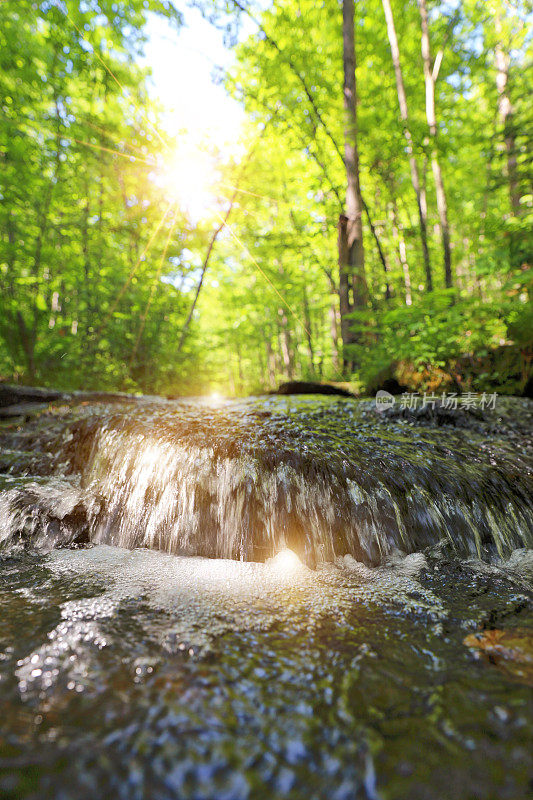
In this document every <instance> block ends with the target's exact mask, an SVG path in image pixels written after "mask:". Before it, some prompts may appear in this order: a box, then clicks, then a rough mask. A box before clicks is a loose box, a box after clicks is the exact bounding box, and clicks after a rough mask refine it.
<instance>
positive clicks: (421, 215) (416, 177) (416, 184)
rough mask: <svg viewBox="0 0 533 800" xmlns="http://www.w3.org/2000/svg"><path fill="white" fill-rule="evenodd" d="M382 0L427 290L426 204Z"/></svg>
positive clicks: (388, 11) (390, 21)
mask: <svg viewBox="0 0 533 800" xmlns="http://www.w3.org/2000/svg"><path fill="white" fill-rule="evenodd" d="M382 1H383V10H384V12H385V19H386V22H387V33H388V37H389V43H390V49H391V55H392V63H393V66H394V74H395V76H396V91H397V93H398V104H399V106H400V116H401V118H402V121H403V123H404V126H403V133H404V136H405V140H406V142H407V153H408V155H409V168H410V170H411V183H412V184H413V189H414V192H415V196H416V206H417V210H418V224H419V231H420V243H421V245H422V256H423V259H424V271H425V273H426V287H427V290H428V292H431V291H432V289H433V276H432V273H431V262H430V258H429V249H428V240H427V205H426V203H425V202H422V193H421V188H420V173H419V171H418V163H417V160H416V158H415V154H414V147H413V137H412V134H411V129H410V127H409V112H408V109H407V95H406V93H405V84H404V82H403V74H402V68H401V64H400V48H399V46H398V37H397V36H396V27H395V25H394V16H393V13H392V7H391V4H390V0H382Z"/></svg>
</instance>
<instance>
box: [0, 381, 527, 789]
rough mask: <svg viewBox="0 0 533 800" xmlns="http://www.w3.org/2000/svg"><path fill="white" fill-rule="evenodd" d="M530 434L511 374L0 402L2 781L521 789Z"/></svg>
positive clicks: (19, 784)
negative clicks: (381, 407) (471, 389)
mask: <svg viewBox="0 0 533 800" xmlns="http://www.w3.org/2000/svg"><path fill="white" fill-rule="evenodd" d="M532 434H533V404H532V403H531V401H528V400H526V399H518V398H499V399H498V404H497V407H496V409H494V410H485V411H483V412H481V411H479V412H475V413H474V411H472V412H469V411H466V410H458V411H457V412H450V413H449V414H447V415H444V416H443V415H439V414H437V413H432V412H430V411H428V412H427V413H403V412H400V411H399V409H393V410H392V411H391V412H385V413H378V412H377V411H376V409H375V406H374V403H373V402H370V401H355V400H353V399H351V398H341V397H319V396H299V397H290V396H288V397H276V396H272V397H261V398H259V397H258V398H248V399H245V400H231V401H230V400H223V399H216V398H204V399H202V398H200V399H187V400H178V401H176V400H165V399H161V398H140V399H135V398H132V399H129V400H127V399H120V400H116V401H114V402H111V401H108V402H106V401H105V399H103V400H102V401H100V402H96V401H94V402H92V401H91V402H88V401H83V402H82V401H81V400H78V401H75V400H73V401H72V402H69V403H61V402H57V403H55V404H54V405H51V406H50V407H49V408H48V409H47V410H46V411H43V412H40V413H38V414H35V415H32V416H31V417H30V418H29V419H28V420H26V421H23V420H15V421H12V420H11V421H7V422H3V423H1V425H0V447H1V450H0V693H1V695H0V696H1V698H2V716H1V718H0V794H1V796H2V797H5V798H10V799H11V798H12V799H13V800H15V798H24V799H25V800H26V799H27V800H30V799H32V800H33V799H35V800H42V799H43V798H50V799H52V798H53V799H54V800H74V799H75V800H79V799H80V798H87V799H89V798H91V800H94V798H98V797H107V796H114V797H116V798H121V799H122V798H124V800H137V798H138V799H139V800H145V798H154V799H155V798H157V800H170V798H178V800H186V799H188V798H191V799H194V800H240V799H241V798H243V800H244V798H253V800H258V799H259V800H261V799H262V798H265V800H266V799H267V798H268V799H270V798H289V799H290V800H292V799H294V800H300V798H302V800H304V799H305V800H310V798H313V799H314V798H316V800H323V798H325V797H328V798H329V800H354V799H357V800H358V798H368V800H377V799H378V798H382V800H389V799H390V800H405V798H409V800H443V798H446V800H448V799H451V800H453V799H454V798H457V800H468V798H508V799H509V800H520V799H521V798H526V797H529V796H530V792H531V790H532V788H533V758H532V755H531V754H532V751H533V748H532V745H533V720H532V711H533V702H532V693H531V686H532V685H533V604H532V598H533V549H532V548H533V503H532V491H531V489H532V481H531V474H532V466H533V438H532Z"/></svg>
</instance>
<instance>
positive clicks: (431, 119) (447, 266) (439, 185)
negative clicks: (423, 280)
mask: <svg viewBox="0 0 533 800" xmlns="http://www.w3.org/2000/svg"><path fill="white" fill-rule="evenodd" d="M418 7H419V9H420V24H421V28H422V60H423V62H424V80H425V84H426V118H427V123H428V127H429V135H430V141H431V169H432V171H433V178H434V181H435V190H436V194H437V209H438V212H439V219H440V227H441V235H442V249H443V252H444V280H445V283H446V287H447V288H448V289H449V288H451V287H452V286H453V280H452V254H451V246H450V226H449V223H448V204H447V201H446V191H445V189H444V180H443V177H442V170H441V167H440V162H439V157H438V152H437V117H436V113H435V77H434V74H433V67H432V64H431V47H430V43H429V23H428V14H427V5H426V0H418Z"/></svg>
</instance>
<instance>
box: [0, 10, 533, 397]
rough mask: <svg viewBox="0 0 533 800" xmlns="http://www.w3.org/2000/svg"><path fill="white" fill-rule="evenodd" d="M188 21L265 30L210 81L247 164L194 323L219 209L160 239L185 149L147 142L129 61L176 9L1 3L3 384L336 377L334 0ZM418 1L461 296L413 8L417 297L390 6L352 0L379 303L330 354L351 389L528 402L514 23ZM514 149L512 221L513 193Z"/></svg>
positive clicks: (523, 168) (252, 387)
mask: <svg viewBox="0 0 533 800" xmlns="http://www.w3.org/2000/svg"><path fill="white" fill-rule="evenodd" d="M200 5H202V6H203V8H204V10H205V12H206V14H208V15H209V16H211V17H212V18H213V20H214V21H215V23H218V24H220V25H222V26H223V27H224V28H225V29H226V31H227V33H228V34H229V36H230V38H231V37H233V38H235V32H236V31H237V30H238V28H239V25H240V24H241V23H244V21H245V20H246V30H249V29H250V26H251V25H256V28H257V27H258V26H259V27H258V32H256V31H255V30H254V33H252V34H251V35H249V36H247V37H244V38H243V37H242V36H241V40H240V42H239V43H238V44H237V46H236V48H235V64H234V66H233V68H232V69H231V71H230V73H228V74H227V75H226V76H225V81H226V87H227V89H228V91H229V92H230V93H231V94H232V95H233V96H234V97H236V98H238V99H239V100H240V101H241V102H242V104H243V106H244V108H245V110H246V112H247V115H248V129H247V132H246V135H245V137H244V139H245V141H244V148H245V149H246V151H247V156H246V157H245V158H243V160H242V163H241V164H239V163H230V164H225V165H224V164H221V165H220V172H221V181H220V186H219V187H218V189H217V191H218V194H219V196H220V203H219V205H220V210H221V211H222V213H223V211H224V209H225V208H227V207H228V205H229V203H230V197H231V195H232V192H233V191H234V189H233V188H232V187H234V186H237V189H238V190H237V192H236V194H235V198H234V204H233V206H232V210H231V215H230V218H229V227H226V228H224V229H223V230H222V231H221V232H220V234H219V236H218V238H217V240H216V243H215V247H214V248H213V252H212V255H211V260H210V262H209V265H208V268H207V269H206V273H205V280H204V282H203V285H202V291H201V293H200V295H199V301H198V304H197V306H196V308H195V311H194V314H193V315H192V318H191V321H190V325H189V327H188V329H187V330H185V326H186V320H187V318H188V315H189V312H190V309H191V307H192V302H193V298H194V296H195V293H196V288H197V286H198V282H199V280H200V277H201V265H202V263H203V261H204V258H205V255H206V252H207V245H208V242H209V239H210V237H211V236H212V234H213V231H214V229H215V228H216V227H217V225H218V224H219V218H218V216H217V214H218V208H215V209H213V214H212V215H211V214H210V215H207V216H206V219H205V220H203V221H202V223H201V224H200V225H192V224H191V222H190V219H189V218H188V216H187V215H186V214H185V213H184V212H183V211H182V210H180V209H178V210H177V212H176V213H177V217H176V223H175V227H174V228H173V230H171V229H172V225H173V222H172V219H173V213H174V212H173V211H171V212H168V213H167V215H166V217H165V216H164V215H165V212H166V211H167V209H168V206H169V203H171V202H173V200H174V198H172V197H171V196H169V192H168V191H167V190H166V189H165V187H164V185H163V184H162V183H161V182H160V181H158V180H154V167H153V165H154V164H156V163H159V164H161V163H163V164H164V163H167V162H168V159H169V158H170V156H171V153H172V150H173V149H174V147H175V145H176V142H175V141H170V138H169V137H168V136H167V134H165V133H164V132H162V127H161V124H160V119H161V115H160V109H158V108H157V107H155V105H154V104H153V103H152V101H151V100H150V99H149V97H148V93H147V87H146V77H147V75H146V72H145V71H143V70H142V69H140V68H139V67H138V66H137V64H136V60H137V56H138V55H139V53H141V52H142V46H143V41H144V36H145V33H144V28H145V23H146V20H147V15H148V14H149V13H158V14H162V15H165V16H166V17H167V18H168V19H169V20H170V21H171V22H172V23H173V24H176V25H177V24H179V23H180V21H181V15H180V13H179V12H178V11H177V10H176V8H175V6H174V5H173V3H170V2H165V1H163V0H134V1H133V2H129V3H115V2H112V1H111V0H102V1H100V2H99V3H98V4H96V3H93V2H87V3H82V4H80V3H77V2H74V1H73V0H64V2H61V3H56V2H51V1H48V0H46V1H45V0H43V1H42V2H38V3H36V2H32V1H31V0H4V2H2V3H0V166H1V172H0V176H1V177H0V195H1V201H2V202H1V203H0V293H1V300H0V312H1V313H0V377H2V378H9V379H16V380H25V381H32V382H36V383H49V384H55V385H58V386H65V387H73V388H74V387H80V386H83V387H87V388H90V387H100V388H125V389H130V390H140V389H141V390H145V391H154V392H155V391H157V392H168V393H184V392H187V393H190V392H192V393H195V392H202V391H206V390H207V389H208V388H212V389H217V390H220V391H226V392H227V391H229V392H233V393H236V394H240V393H246V392H250V391H263V390H264V389H266V388H272V387H273V386H275V385H276V383H278V382H279V381H280V380H283V379H287V378H291V377H294V378H296V377H300V378H304V379H313V378H315V379H330V380H331V379H333V380H335V379H337V380H338V379H340V378H341V377H342V376H341V372H342V356H343V354H342V352H341V341H340V321H339V310H338V309H339V301H338V267H337V221H338V218H339V214H340V213H341V212H342V211H343V208H344V193H345V189H344V182H345V176H344V172H345V170H344V163H343V129H344V119H343V112H342V40H341V17H342V15H341V10H340V6H339V3H338V2H337V0H325V2H323V3H316V2H315V1H314V0H298V2H296V0H275V1H274V2H272V3H270V4H269V5H268V6H267V7H264V4H262V6H261V8H262V9H263V10H261V9H259V10H258V9H257V7H255V6H253V7H252V6H251V5H250V6H249V4H248V3H247V2H245V0H242V2H240V3H239V4H235V3H233V2H232V0H229V1H228V2H225V1H224V2H221V3H219V2H208V0H204V2H203V3H200ZM429 5H430V12H431V13H430V22H431V38H432V47H433V51H434V55H435V54H438V53H439V52H440V51H442V64H441V67H440V71H439V76H438V80H437V83H436V103H437V107H438V120H439V131H438V140H437V147H438V154H439V157H440V160H441V164H442V166H443V171H444V180H445V185H446V187H447V194H448V207H449V208H448V210H449V219H450V226H451V239H452V248H453V249H452V253H453V267H454V288H453V289H451V290H446V289H444V270H443V265H442V252H441V244H440V231H439V227H438V214H437V208H436V204H435V199H434V198H435V187H434V185H433V177H432V173H431V165H430V160H429V156H430V150H429V145H428V139H427V124H426V118H425V92H424V84H423V78H422V70H421V62H420V23H419V12H418V6H417V2H416V0H407V2H404V3H401V4H400V3H399V2H395V3H393V6H394V9H393V10H394V15H395V20H396V26H397V33H398V39H399V41H400V45H401V59H402V69H403V74H404V81H405V85H406V92H407V99H408V105H409V117H410V127H411V132H412V136H413V142H414V151H415V156H416V158H417V159H418V163H419V167H420V172H421V175H422V178H423V183H424V185H425V187H426V194H427V201H428V222H429V225H428V233H429V251H430V257H431V262H432V265H433V272H434V285H435V291H434V292H432V293H428V292H427V291H426V289H427V287H426V277H425V272H424V266H423V261H422V253H421V247H420V239H419V235H418V229H417V210H416V201H415V196H414V192H413V188H412V185H411V178H410V171H409V163H408V157H407V153H406V147H405V138H404V132H403V125H402V122H401V119H400V115H399V110H398V100H397V95H396V84H395V79H394V72H393V69H392V62H391V55H390V50H389V46H388V39H387V30H386V25H385V18H384V15H383V9H382V4H381V0H363V2H359V3H357V6H356V14H357V20H356V49H357V83H358V97H359V107H358V124H359V134H358V136H359V150H360V156H361V184H362V192H363V196H364V198H365V201H366V204H367V207H368V209H369V214H370V218H371V219H372V221H373V229H374V230H373V231H372V229H371V228H370V224H369V219H368V217H365V218H364V241H365V253H366V277H367V281H368V285H369V293H370V301H369V304H368V307H367V308H366V309H364V310H363V311H360V312H358V313H357V314H354V315H352V319H351V325H352V326H353V328H354V330H356V331H357V332H358V335H359V344H358V345H357V346H355V347H354V348H353V352H352V353H345V354H344V355H347V356H351V357H352V358H353V359H354V361H355V363H356V365H357V370H356V372H355V373H354V374H353V375H352V376H351V378H352V380H354V381H356V382H358V385H361V386H363V387H364V386H371V385H372V384H373V383H374V382H375V381H376V379H377V378H378V376H379V375H380V374H384V373H385V372H387V371H388V372H391V371H393V370H394V369H396V368H397V366H398V365H399V364H401V365H404V367H405V365H408V370H407V372H408V373H409V375H411V376H412V377H413V381H415V382H416V381H419V380H426V378H427V380H428V381H430V378H428V377H427V376H430V375H431V374H433V373H434V372H435V370H437V371H439V374H442V375H448V376H450V379H453V380H456V379H457V376H458V375H459V376H460V375H461V374H466V373H465V368H464V364H465V363H466V361H465V359H466V360H467V361H468V363H471V364H474V363H475V364H477V365H478V366H479V374H478V378H479V382H480V383H483V382H485V383H486V384H487V385H489V384H491V383H492V384H498V385H499V383H500V382H501V381H502V380H507V378H508V379H509V381H510V382H511V383H510V384H509V385H511V384H512V386H513V389H514V390H516V391H519V390H520V389H521V387H522V386H523V385H524V383H525V381H526V379H527V365H528V364H529V363H530V360H531V350H530V348H531V331H532V329H533V320H532V317H531V311H530V294H531V277H530V270H529V268H528V267H529V265H530V263H531V253H532V250H533V241H532V234H531V231H532V227H533V226H532V222H533V220H532V212H531V208H532V196H531V194H530V187H529V186H528V182H527V170H528V164H529V161H528V152H527V129H528V121H530V116H531V105H530V100H529V98H530V97H531V73H530V71H528V70H527V69H525V66H526V64H527V63H528V59H530V50H531V42H530V37H529V38H528V34H527V25H526V24H525V21H527V9H526V7H525V4H521V3H516V4H508V3H500V2H497V0H491V2H490V3H480V2H478V1H477V0H468V2H465V3H461V4H458V3H451V4H446V5H442V4H440V3H436V2H435V3H433V2H432V3H430V4H429ZM237 6H238V7H239V8H238V7H237ZM247 9H248V10H249V11H250V14H251V15H252V16H253V17H254V18H255V20H256V22H255V23H252V21H251V19H250V14H247ZM496 18H497V19H498V20H499V28H498V30H496V27H495V24H494V20H495V19H496ZM237 38H238V37H237ZM498 47H499V48H500V49H501V50H502V51H503V52H504V53H505V54H506V56H507V57H508V59H509V81H508V89H507V91H508V98H509V102H510V104H511V107H512V117H511V123H512V128H511V129H510V128H509V125H510V124H511V123H509V122H508V123H507V124H506V127H505V128H504V126H503V123H502V122H501V120H500V119H499V116H498V113H499V112H498V109H499V105H498V104H499V99H500V98H499V94H498V88H497V82H496V73H497V70H496V60H495V53H496V49H497V48H498ZM510 133H511V134H512V137H511V138H512V148H513V150H512V155H513V156H514V157H515V162H516V166H515V172H516V184H517V191H518V193H519V195H520V204H519V209H518V210H517V209H516V208H515V207H513V205H512V202H511V199H510V179H509V173H508V158H509V149H508V142H509V134H510ZM506 137H507V138H506ZM169 154H170V155H169ZM162 219H163V222H162V224H161V225H160V223H161V220H162ZM158 226H160V227H159V229H158ZM156 229H158V232H157V234H156V235H155V236H154V239H153V242H151V244H150V247H149V249H148V250H147V253H146V255H144V256H143V253H144V250H145V248H146V246H147V245H148V244H149V242H150V240H151V237H152V234H154V232H155V231H156ZM170 234H171V235H170ZM169 235H170V238H169V244H168V248H167V247H166V245H165V242H166V239H167V237H168V236H169ZM376 238H377V239H378V240H379V243H380V246H381V254H380V253H379V251H378V248H377V244H376ZM383 258H384V260H385V262H386V263H385V267H384V265H383ZM184 330H185V333H186V335H183V337H182V334H183V332H184ZM182 338H183V344H182V346H180V344H179V343H180V341H181V339H182ZM502 348H504V349H505V348H514V350H513V352H516V353H517V354H518V355H517V358H518V359H519V363H520V365H521V366H520V368H519V373H520V375H519V378H517V377H516V366H515V362H514V361H513V365H512V367H511V366H509V367H507V366H503V367H502V368H501V369H500V371H498V369H499V368H498V366H497V365H496V362H495V361H494V359H492V361H491V358H492V356H491V355H490V354H491V353H492V352H494V353H495V352H497V351H498V352H499V350H498V349H500V350H501V349H502ZM528 359H529V361H528ZM485 362H486V363H485ZM458 365H459V366H458ZM461 365H463V366H461ZM477 368H478V367H476V369H477ZM472 369H473V367H472ZM404 374H407V373H406V372H405V370H404ZM471 378H472V380H474V378H475V376H470V377H468V380H470V379H471ZM485 383H484V384H483V385H485Z"/></svg>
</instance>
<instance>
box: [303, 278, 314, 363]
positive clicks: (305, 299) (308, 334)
mask: <svg viewBox="0 0 533 800" xmlns="http://www.w3.org/2000/svg"><path fill="white" fill-rule="evenodd" d="M302 299H303V309H304V320H305V338H306V340H307V351H308V353H309V366H310V367H311V374H312V375H314V374H315V352H314V348H313V331H312V329H311V312H310V310H309V300H308V297H307V287H306V285H305V283H304V285H303V298H302Z"/></svg>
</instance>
